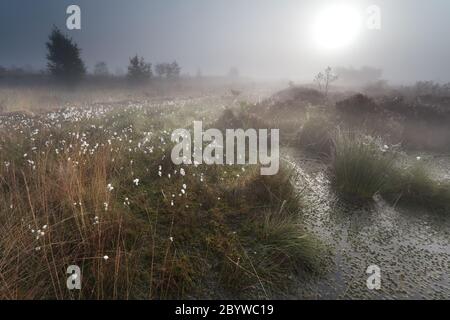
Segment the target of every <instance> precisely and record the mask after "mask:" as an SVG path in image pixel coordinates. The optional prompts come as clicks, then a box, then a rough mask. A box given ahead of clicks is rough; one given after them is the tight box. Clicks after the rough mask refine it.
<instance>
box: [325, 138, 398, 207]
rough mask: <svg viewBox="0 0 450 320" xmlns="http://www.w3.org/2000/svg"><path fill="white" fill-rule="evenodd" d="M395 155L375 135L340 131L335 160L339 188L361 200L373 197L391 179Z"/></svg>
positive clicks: (336, 183)
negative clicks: (374, 137) (382, 146)
mask: <svg viewBox="0 0 450 320" xmlns="http://www.w3.org/2000/svg"><path fill="white" fill-rule="evenodd" d="M393 164H394V159H393V158H392V156H390V155H389V154H388V153H386V152H383V150H380V146H379V145H378V143H376V142H375V141H374V140H373V139H372V138H370V137H366V136H363V135H359V134H357V133H352V132H341V131H338V132H337V133H336V136H335V137H334V152H333V156H332V163H331V174H332V181H333V185H334V187H335V189H336V190H337V191H338V193H340V194H341V195H343V196H344V197H348V198H351V199H354V200H358V201H363V202H364V201H370V200H371V199H372V198H373V196H374V195H375V194H376V193H377V192H379V191H381V190H382V189H383V188H384V187H385V185H386V183H387V182H388V179H389V172H390V171H391V170H392V167H393Z"/></svg>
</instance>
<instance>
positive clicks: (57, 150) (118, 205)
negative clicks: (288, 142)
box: [0, 105, 320, 299]
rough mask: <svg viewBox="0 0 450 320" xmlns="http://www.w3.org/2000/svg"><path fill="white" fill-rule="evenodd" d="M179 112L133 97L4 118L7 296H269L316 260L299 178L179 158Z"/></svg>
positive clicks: (1, 266) (3, 272) (0, 276)
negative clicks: (295, 182) (174, 138)
mask: <svg viewBox="0 0 450 320" xmlns="http://www.w3.org/2000/svg"><path fill="white" fill-rule="evenodd" d="M163 108H164V111H165V113H163V112H162V110H163ZM174 116H176V117H178V116H179V112H178V111H177V110H168V107H167V106H161V107H154V108H152V109H145V108H142V106H140V105H130V106H128V107H125V108H123V109H120V110H114V109H111V110H109V109H105V108H98V109H91V108H88V109H86V110H83V109H67V110H64V111H59V112H57V113H54V114H50V115H42V116H38V117H35V118H32V119H31V118H30V119H28V118H22V117H21V118H3V119H2V123H1V126H0V131H1V135H0V150H1V152H0V253H1V254H0V282H1V285H0V298H4V299H42V298H52V299H68V298H71V299H119V298H120V299H166V298H183V297H203V298H212V297H223V296H229V297H241V296H248V297H261V296H264V297H268V296H270V294H271V288H284V289H286V286H285V284H286V283H287V281H286V280H287V275H288V274H290V273H295V272H299V271H304V272H307V271H308V270H310V269H312V266H316V264H315V263H314V261H315V260H316V259H317V258H318V257H320V251H319V250H315V249H314V248H315V247H316V241H315V240H314V239H312V238H310V237H309V236H307V235H306V233H305V232H304V231H303V230H302V228H301V224H300V220H298V218H299V216H300V211H301V208H302V204H301V202H299V199H298V198H297V197H296V193H295V192H294V191H293V189H292V186H291V185H290V178H289V175H288V174H286V173H281V174H280V175H278V176H273V177H262V176H260V175H259V174H258V172H259V168H257V167H255V166H248V167H244V166H202V165H200V166H189V167H176V166H174V165H173V164H172V162H171V160H170V150H171V144H170V143H169V141H170V136H169V133H170V132H171V131H170V128H168V127H167V124H170V123H174V119H173V117H174ZM288 212H289V213H288ZM258 239H260V240H258ZM317 247H319V246H318V245H317ZM255 252H256V254H255ZM69 265H78V266H80V268H81V270H82V289H81V290H79V291H77V290H75V291H70V290H68V289H67V288H66V281H67V277H68V275H67V274H66V270H67V267H68V266H69ZM303 266H305V267H304V268H303ZM281 275H283V276H281ZM230 279H237V280H242V281H237V280H236V281H234V282H232V283H231V288H230V282H229V281H230ZM205 292H208V295H206V296H205ZM283 292H284V291H283ZM237 294H239V295H237Z"/></svg>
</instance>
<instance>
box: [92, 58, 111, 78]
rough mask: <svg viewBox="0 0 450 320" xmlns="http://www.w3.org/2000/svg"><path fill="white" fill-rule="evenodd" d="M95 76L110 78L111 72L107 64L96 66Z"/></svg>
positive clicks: (102, 63) (97, 64)
mask: <svg viewBox="0 0 450 320" xmlns="http://www.w3.org/2000/svg"><path fill="white" fill-rule="evenodd" d="M94 75H95V76H97V77H107V76H109V70H108V66H107V64H106V62H103V61H101V62H98V63H96V64H95V66H94Z"/></svg>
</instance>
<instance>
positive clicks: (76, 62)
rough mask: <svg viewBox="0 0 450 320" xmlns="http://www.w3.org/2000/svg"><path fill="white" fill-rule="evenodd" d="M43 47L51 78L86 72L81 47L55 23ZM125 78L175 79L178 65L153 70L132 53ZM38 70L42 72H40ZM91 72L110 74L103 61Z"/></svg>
mask: <svg viewBox="0 0 450 320" xmlns="http://www.w3.org/2000/svg"><path fill="white" fill-rule="evenodd" d="M46 48H47V56H46V58H47V70H46V71H47V72H48V74H49V75H51V76H52V77H53V78H54V79H55V80H57V81H58V82H61V83H67V84H74V83H77V82H79V81H80V80H82V79H83V77H85V76H86V74H87V69H86V65H85V63H84V61H83V60H82V58H81V49H80V48H79V47H78V45H77V43H75V42H74V41H73V40H72V39H71V38H69V37H68V36H67V35H65V34H64V33H62V32H61V30H59V29H58V28H57V27H56V26H55V27H53V29H52V31H51V33H50V35H49V37H48V41H47V42H46ZM127 71H128V72H127V79H128V80H130V82H133V83H143V82H146V81H149V80H151V79H152V78H154V77H155V75H154V73H153V71H154V72H155V74H156V77H158V78H161V79H163V78H164V79H170V80H175V79H178V78H179V77H180V72H181V67H180V66H179V65H178V63H177V62H176V61H174V62H172V63H160V64H156V65H155V67H154V70H153V68H152V64H151V63H148V62H146V61H145V60H144V58H143V57H140V56H139V55H137V54H136V55H135V56H133V57H131V58H130V59H129V64H128V69H127ZM30 73H31V72H30V70H24V69H21V68H16V67H14V68H11V69H6V68H3V67H1V66H0V76H8V77H14V76H22V75H25V74H30ZM40 73H41V74H42V73H44V72H40ZM93 75H94V76H96V77H98V78H107V77H110V76H111V73H110V72H109V69H108V66H107V64H106V63H105V62H98V63H97V64H96V65H95V66H94V70H93Z"/></svg>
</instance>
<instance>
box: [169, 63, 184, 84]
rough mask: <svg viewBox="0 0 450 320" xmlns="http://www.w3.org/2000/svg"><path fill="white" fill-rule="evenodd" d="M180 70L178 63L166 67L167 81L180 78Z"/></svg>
mask: <svg viewBox="0 0 450 320" xmlns="http://www.w3.org/2000/svg"><path fill="white" fill-rule="evenodd" d="M180 72H181V68H180V66H179V65H178V62H176V61H174V62H172V63H170V64H168V66H167V79H172V80H173V79H178V78H179V77H180Z"/></svg>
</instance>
